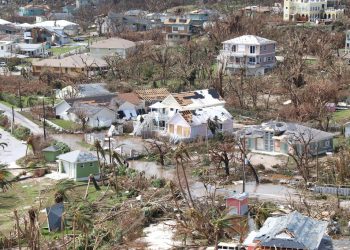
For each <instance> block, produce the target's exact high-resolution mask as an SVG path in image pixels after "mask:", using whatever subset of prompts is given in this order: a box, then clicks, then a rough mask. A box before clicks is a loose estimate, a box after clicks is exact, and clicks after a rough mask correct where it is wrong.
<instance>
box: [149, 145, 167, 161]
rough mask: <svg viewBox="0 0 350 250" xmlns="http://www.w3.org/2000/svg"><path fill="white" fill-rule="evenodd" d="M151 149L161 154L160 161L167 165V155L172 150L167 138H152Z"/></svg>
mask: <svg viewBox="0 0 350 250" xmlns="http://www.w3.org/2000/svg"><path fill="white" fill-rule="evenodd" d="M149 144H150V146H151V150H153V151H154V152H155V153H156V154H157V155H158V156H159V163H160V165H161V166H165V157H166V155H167V154H168V153H169V152H170V150H171V147H170V145H169V143H168V142H167V141H166V140H152V141H150V142H149Z"/></svg>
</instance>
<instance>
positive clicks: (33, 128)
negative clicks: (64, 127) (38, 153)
mask: <svg viewBox="0 0 350 250" xmlns="http://www.w3.org/2000/svg"><path fill="white" fill-rule="evenodd" d="M0 110H4V111H5V115H7V116H8V117H9V118H10V119H12V110H11V108H9V107H7V106H6V105H4V104H2V103H0ZM15 123H17V124H20V125H22V126H24V127H26V128H29V129H30V130H31V131H32V133H34V134H42V133H43V130H42V129H41V128H40V127H39V126H38V125H37V124H35V123H34V122H32V121H30V120H29V119H27V118H25V117H24V116H23V115H21V114H19V113H18V112H16V111H15Z"/></svg>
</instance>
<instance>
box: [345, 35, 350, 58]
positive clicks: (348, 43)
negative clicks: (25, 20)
mask: <svg viewBox="0 0 350 250" xmlns="http://www.w3.org/2000/svg"><path fill="white" fill-rule="evenodd" d="M345 52H347V53H348V52H350V30H347V31H346V32H345Z"/></svg>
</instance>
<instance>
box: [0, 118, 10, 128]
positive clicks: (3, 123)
mask: <svg viewBox="0 0 350 250" xmlns="http://www.w3.org/2000/svg"><path fill="white" fill-rule="evenodd" d="M0 127H3V128H9V127H10V121H9V119H8V117H7V116H6V115H0Z"/></svg>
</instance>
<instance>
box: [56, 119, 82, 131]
mask: <svg viewBox="0 0 350 250" xmlns="http://www.w3.org/2000/svg"><path fill="white" fill-rule="evenodd" d="M50 121H51V122H53V123H55V124H56V125H58V126H60V127H61V128H63V129H65V130H76V129H77V128H79V127H80V125H79V124H77V123H75V122H72V121H66V120H62V119H50Z"/></svg>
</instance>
